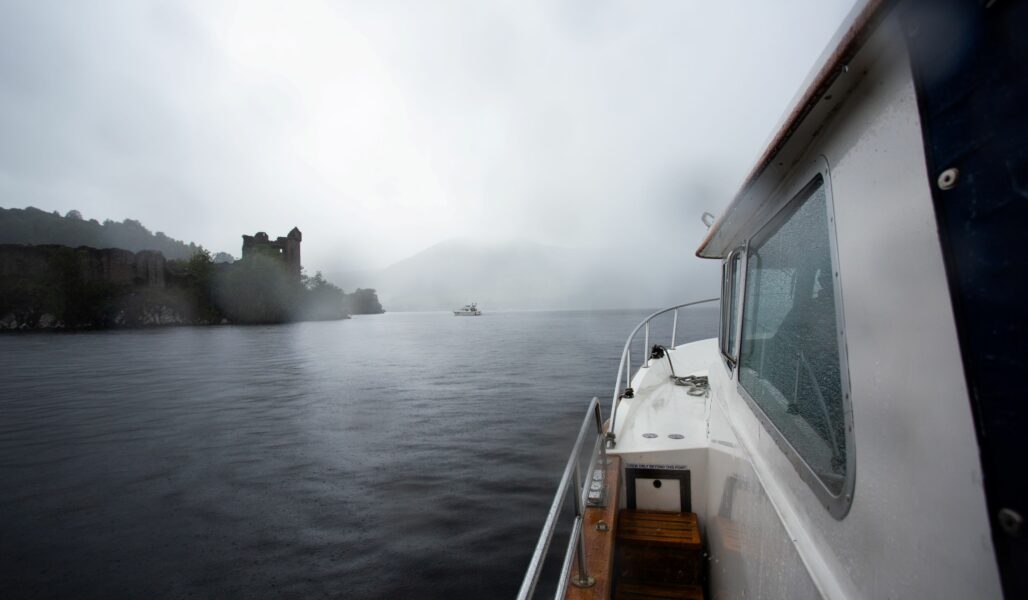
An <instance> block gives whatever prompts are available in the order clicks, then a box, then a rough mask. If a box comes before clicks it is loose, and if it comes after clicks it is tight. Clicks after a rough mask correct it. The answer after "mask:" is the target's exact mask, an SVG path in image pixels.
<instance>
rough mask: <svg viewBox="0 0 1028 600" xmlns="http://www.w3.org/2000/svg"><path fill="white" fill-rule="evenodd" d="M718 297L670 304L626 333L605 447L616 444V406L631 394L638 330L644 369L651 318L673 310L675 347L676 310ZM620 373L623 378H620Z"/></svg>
mask: <svg viewBox="0 0 1028 600" xmlns="http://www.w3.org/2000/svg"><path fill="white" fill-rule="evenodd" d="M718 300H720V298H708V299H706V300H697V301H696V302H686V303H685V304H679V305H678V306H672V307H670V308H665V309H663V310H658V311H657V312H655V313H653V314H652V315H650V316H648V317H646V318H645V319H643V320H642V322H640V323H639V324H638V325H636V326H635V329H633V330H632V333H630V334H628V340H626V341H625V349H624V350H622V351H621V362H620V363H618V376H617V381H615V382H614V397H613V399H612V400H611V402H610V427H609V428H607V436H606V440H607V447H608V448H613V447H614V446H615V445H617V438H616V437H615V435H614V424H615V423H617V416H618V406H620V405H621V399H622V398H631V397H632V396H633V390H632V387H631V386H632V342H634V341H635V337H636V336H637V335H639V330H643V332H644V333H643V335H644V338H643V339H644V341H643V353H642V354H643V358H642V363H641V364H640V365H639V367H640V368H642V369H645V368H646V367H647V365H648V361H649V358H650V321H652V320H653V319H655V318H657V317H659V316H661V315H665V314H667V313H669V312H674V317H673V318H672V320H671V345H669V346H668V349H673V348H674V347H675V340H676V336H677V335H678V311H679V310H681V309H683V308H688V307H690V306H696V305H698V304H706V303H708V302H716V301H718ZM622 375H623V376H624V380H622ZM622 381H624V384H625V386H624V387H623V388H622V387H621V383H622Z"/></svg>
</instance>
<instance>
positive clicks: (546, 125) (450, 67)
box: [0, 0, 852, 270]
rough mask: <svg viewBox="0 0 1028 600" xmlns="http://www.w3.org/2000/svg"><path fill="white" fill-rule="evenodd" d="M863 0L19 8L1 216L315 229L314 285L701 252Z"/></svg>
mask: <svg viewBox="0 0 1028 600" xmlns="http://www.w3.org/2000/svg"><path fill="white" fill-rule="evenodd" d="M851 4H852V0H806V1H799V0H797V1H791V2H786V1H782V2H768V1H766V0H750V1H745V2H744V1H739V2H709V1H707V2H699V1H692V0H679V1H674V2H655V1H654V2H648V1H647V2H640V1H638V0H631V1H627V0H626V1H624V2H615V1H602V0H582V1H574V2H573V1H539V2H533V1H529V0H510V1H505V0H504V1H488V0H466V1H458V0H447V1H428V0H410V1H406V2H403V1H398V2H389V1H384V0H368V1H363V2H331V1H319V0H312V1H309V2H307V1H296V0H292V1H289V2H284V1H283V2H263V1H245V2H216V1H212V0H200V1H196V2H179V1H176V2H146V1H139V0H131V1H130V0H126V1H124V2H100V1H88V2H85V1H83V2H68V1H64V0H62V1H55V2H45V1H39V0H25V1H22V2H16V1H9V0H0V206H4V207H24V206H36V207H38V208H42V209H45V210H58V211H60V212H61V213H64V212H66V211H67V210H69V209H72V208H75V209H78V210H80V211H81V212H82V213H83V214H84V216H85V217H86V218H97V219H99V220H103V219H105V218H112V219H115V220H122V219H124V218H133V219H138V220H140V221H142V222H143V223H144V224H145V225H147V226H148V227H149V228H150V229H151V230H154V231H164V232H165V233H167V234H168V235H170V236H172V237H175V238H179V239H184V240H187V241H195V242H197V243H200V244H203V245H204V246H206V247H208V248H210V249H212V250H226V251H228V252H231V253H233V254H235V255H237V256H238V254H239V246H240V237H239V236H240V235H241V234H243V233H252V232H255V231H258V230H264V231H267V232H268V233H269V234H271V235H272V237H274V236H276V235H285V233H286V232H287V231H288V230H289V229H290V228H291V227H293V226H294V225H297V226H299V227H300V229H301V230H303V232H304V259H305V260H304V262H305V265H306V266H307V267H308V269H309V270H316V269H325V270H337V269H347V268H354V269H356V268H368V267H375V266H382V265H385V264H388V263H391V262H393V261H395V260H397V259H400V258H403V257H405V256H407V255H410V254H412V253H414V252H416V251H418V250H420V249H422V248H424V247H426V246H429V245H431V244H433V243H435V242H438V241H440V240H444V239H447V238H452V237H473V238H479V239H497V240H502V239H518V238H524V239H529V240H533V241H536V242H541V243H548V244H558V245H564V246H576V247H599V246H603V245H609V244H610V243H612V241H615V240H616V241H617V243H623V242H624V240H625V239H629V238H626V235H627V234H628V233H629V232H631V231H632V230H633V229H634V228H641V229H650V230H653V231H656V232H659V234H660V235H661V236H663V237H664V238H665V239H669V240H670V239H673V240H674V245H673V248H674V251H676V252H683V253H691V252H692V251H693V250H694V249H695V246H696V245H697V244H698V243H699V241H700V237H701V236H702V232H703V229H702V226H701V225H700V224H699V220H698V219H699V216H700V214H701V213H702V212H703V211H704V210H709V211H711V212H715V213H716V212H718V210H720V209H721V208H722V207H723V206H724V205H725V204H726V203H727V201H728V200H729V198H730V196H731V195H732V194H733V193H734V191H735V190H736V188H737V187H738V185H739V184H740V182H741V180H742V178H743V177H744V176H745V174H746V172H747V171H748V170H749V168H750V167H751V165H752V163H753V161H754V160H755V158H756V157H757V156H758V155H759V153H760V151H761V150H762V146H763V143H764V142H765V141H766V140H767V138H768V137H769V135H770V134H771V133H772V130H773V128H774V125H775V124H776V123H777V121H778V119H779V117H780V116H781V114H782V112H783V111H784V110H785V109H786V107H787V105H788V103H789V101H790V100H791V99H792V97H793V96H794V94H795V93H796V92H797V87H798V86H799V85H800V83H801V82H802V81H803V79H804V78H805V76H806V75H807V72H808V71H809V69H810V68H811V66H812V65H813V63H814V61H815V59H816V58H817V57H818V55H819V54H820V53H821V52H822V50H823V49H824V46H825V45H826V44H827V42H828V41H829V39H830V38H831V36H832V34H833V33H834V31H835V29H836V28H837V27H838V25H839V23H840V22H841V21H842V19H843V17H844V15H845V13H846V12H847V11H848V10H849V9H850V6H851ZM631 239H641V238H631Z"/></svg>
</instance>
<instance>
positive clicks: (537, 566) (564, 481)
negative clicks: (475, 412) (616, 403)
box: [518, 397, 617, 600]
mask: <svg viewBox="0 0 1028 600" xmlns="http://www.w3.org/2000/svg"><path fill="white" fill-rule="evenodd" d="M594 428H595V439H596V441H595V442H594V445H593V446H594V447H593V451H592V455H591V458H590V460H589V466H588V468H587V469H586V474H587V477H586V485H585V486H583V485H582V474H581V473H580V472H579V471H580V465H579V456H580V455H581V453H582V444H583V443H584V442H585V440H586V439H587V437H588V435H587V434H588V433H589V432H590V430H592V429H594ZM597 466H599V467H600V468H599V469H597V468H596V467H597ZM606 466H607V452H606V450H605V449H604V446H603V417H602V416H601V415H600V401H599V399H598V398H596V397H593V399H592V402H590V403H589V408H588V409H587V410H586V413H585V419H584V420H583V421H582V426H581V428H579V430H578V437H577V438H576V439H575V445H574V447H573V448H572V449H571V456H570V457H569V458H568V463H567V465H566V466H565V467H564V474H563V475H562V476H561V478H560V484H559V485H558V486H557V493H556V494H555V495H554V497H553V503H552V504H551V505H550V512H549V513H547V515H546V522H545V523H543V530H542V533H540V534H539V541H538V542H536V545H535V552H533V553H532V560H531V561H530V562H529V563H528V570H527V571H525V578H524V580H522V582H521V589H520V590H519V591H518V600H525V599H527V598H531V597H532V595H533V594H534V593H535V587H536V584H537V583H539V574H540V573H541V572H542V568H543V563H544V562H545V561H546V553H547V551H548V550H549V549H550V542H551V541H552V540H553V534H554V532H555V531H556V528H557V519H558V518H559V517H560V511H561V509H562V508H564V501H565V500H566V499H567V497H568V496H569V495H570V496H571V497H573V498H574V502H575V521H574V524H573V525H572V526H571V538H570V539H569V540H568V548H567V550H566V551H565V552H564V565H563V567H561V570H560V580H559V582H558V584H557V593H556V594H555V595H554V598H558V599H562V598H564V594H565V592H567V586H568V583H569V580H570V579H571V578H570V575H571V565H572V563H573V562H574V561H575V560H576V559H577V561H578V576H577V577H575V578H574V580H571V581H570V583H571V584H572V585H576V586H579V587H590V586H592V585H593V584H594V583H595V579H594V578H593V577H591V576H590V575H589V572H588V567H587V565H588V563H587V562H586V556H585V531H583V529H582V523H583V519H584V516H585V506H586V504H589V505H590V506H602V505H603V503H604V502H605V501H607V497H606V483H607V482H606V481H605V480H604V479H603V474H604V472H605V469H606ZM597 474H599V475H598V476H597ZM597 483H598V484H599V485H597ZM614 502H617V498H614Z"/></svg>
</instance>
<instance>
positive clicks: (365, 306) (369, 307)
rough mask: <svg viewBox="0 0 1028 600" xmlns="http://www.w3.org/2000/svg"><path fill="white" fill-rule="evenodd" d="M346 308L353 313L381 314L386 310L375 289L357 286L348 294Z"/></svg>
mask: <svg viewBox="0 0 1028 600" xmlns="http://www.w3.org/2000/svg"><path fill="white" fill-rule="evenodd" d="M346 308H347V310H348V311H349V313H350V314H351V315H379V314H382V313H384V312H385V310H384V309H383V308H382V304H381V303H379V301H378V294H377V293H376V292H375V290H373V289H370V288H369V289H361V288H357V290H356V291H355V292H353V293H352V294H347V295H346Z"/></svg>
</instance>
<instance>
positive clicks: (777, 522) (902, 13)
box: [520, 1, 1028, 599]
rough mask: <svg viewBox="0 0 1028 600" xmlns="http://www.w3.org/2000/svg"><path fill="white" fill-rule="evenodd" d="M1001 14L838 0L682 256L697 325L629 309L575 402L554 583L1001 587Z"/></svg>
mask: <svg viewBox="0 0 1028 600" xmlns="http://www.w3.org/2000/svg"><path fill="white" fill-rule="evenodd" d="M1024 31H1028V6H1026V5H1025V3H1016V2H1003V1H999V2H956V1H947V2H933V3H928V2H918V1H913V2H862V3H859V4H858V6H856V7H855V8H854V10H853V12H852V13H851V15H850V16H849V17H848V18H847V20H846V22H845V23H844V24H843V27H842V28H841V30H840V32H839V33H838V34H837V36H836V38H835V40H834V41H833V44H832V45H831V46H830V47H829V49H828V51H827V52H826V53H825V55H824V56H823V57H822V59H821V60H820V61H819V63H818V65H817V67H816V69H815V70H814V72H813V73H812V75H811V76H810V78H809V81H808V83H807V85H806V86H805V87H804V89H803V90H802V92H801V93H800V94H799V95H798V96H797V99H796V101H795V103H794V105H793V106H792V107H791V110H790V111H789V112H788V113H787V115H786V116H785V117H784V119H783V121H782V123H781V125H780V127H779V128H778V130H777V133H776V135H775V136H774V137H773V138H772V141H771V142H770V143H769V145H768V147H767V149H766V151H765V152H764V154H763V156H762V157H761V158H760V159H759V161H758V162H757V164H756V165H755V166H754V168H753V170H752V172H751V174H750V175H749V177H748V178H747V179H746V181H745V183H744V185H743V187H742V189H741V190H740V191H739V193H738V194H737V195H736V197H735V198H734V200H732V202H731V204H730V205H729V207H728V209H727V210H726V211H725V212H724V213H723V214H722V215H721V216H720V218H718V219H717V221H716V222H715V223H714V224H713V225H712V227H710V229H709V232H708V235H707V237H706V239H705V240H703V242H702V244H701V245H700V247H699V249H698V251H697V255H698V256H699V257H701V258H705V259H710V260H717V261H720V262H721V265H722V284H721V294H720V297H719V298H717V299H712V300H710V301H707V302H708V303H711V304H715V305H717V306H719V308H720V328H719V335H718V337H717V338H716V339H707V340H694V339H691V338H690V336H689V333H688V332H687V331H683V330H682V329H681V328H680V327H679V314H680V313H682V312H683V311H686V310H691V309H692V308H691V305H693V304H701V302H696V303H690V304H686V305H681V306H678V307H672V308H669V309H666V310H664V311H660V312H658V313H655V314H654V315H652V316H651V317H649V318H647V319H646V320H645V321H643V323H640V325H639V327H637V328H636V330H635V331H634V332H632V334H631V335H630V336H629V339H628V341H627V342H626V344H625V348H624V351H623V353H622V359H621V364H620V366H619V369H618V372H617V374H616V375H617V382H616V383H615V390H614V393H613V395H612V398H611V403H610V408H609V411H607V413H606V414H605V415H603V416H602V417H601V416H600V409H599V406H598V404H594V406H592V407H591V408H590V412H589V413H588V414H587V416H586V419H585V421H584V422H583V427H582V430H581V432H580V435H579V438H578V442H577V444H576V446H575V448H576V449H578V448H588V444H589V443H590V442H592V443H594V444H595V452H594V454H591V455H590V456H591V457H592V458H591V460H590V461H589V463H588V466H586V465H585V464H581V465H580V464H579V461H578V460H577V459H576V457H575V455H574V454H573V456H572V458H571V459H570V460H569V462H568V467H567V469H566V470H565V478H564V480H562V488H561V490H559V492H558V495H557V497H556V498H555V499H554V506H555V507H557V508H559V505H560V504H561V503H563V498H564V497H565V495H566V497H567V498H568V500H569V502H572V503H573V504H575V505H576V506H577V507H578V511H577V513H576V514H577V515H578V516H577V517H576V521H575V523H574V526H573V530H572V539H571V543H570V544H569V546H568V549H567V553H566V554H565V562H564V570H563V571H562V573H561V576H560V580H559V581H558V583H557V595H558V596H563V597H574V598H610V597H616V598H643V597H646V598H657V597H660V598H701V597H708V598H790V599H792V598H818V597H828V598H967V597H974V598H997V597H1002V596H1003V595H1004V594H1006V595H1007V596H1009V597H1024V596H1025V595H1028V575H1026V573H1028V569H1025V568H1024V567H1025V566H1026V565H1028V549H1026V548H1028V547H1026V543H1028V541H1026V540H1028V531H1025V529H1024V527H1023V525H1022V523H1023V518H1024V516H1026V515H1028V490H1026V487H1028V486H1026V484H1025V478H1024V477H1022V476H1021V474H1020V466H1019V463H1018V461H1019V459H1020V458H1023V457H1025V456H1028V444H1026V442H1025V438H1026V437H1028V436H1026V435H1025V433H1026V432H1028V430H1026V429H1025V426H1026V425H1028V422H1026V421H1028V418H1026V408H1025V404H1024V402H1023V401H1022V400H1021V396H1022V392H1021V390H1020V387H1019V386H1018V387H1016V388H1015V385H1016V384H1017V383H1019V381H1018V378H1019V376H1020V375H1021V373H1023V372H1024V370H1025V367H1026V364H1025V363H1026V356H1028V348H1026V343H1025V339H1026V333H1028V332H1026V330H1025V329H1026V327H1025V326H1026V322H1025V321H1026V318H1025V312H1026V311H1025V310H1024V308H1023V304H1024V300H1023V298H1024V294H1023V292H1024V291H1025V290H1024V288H1025V286H1026V282H1028V252H1025V251H1024V249H1023V247H1021V246H1020V244H1019V243H1018V242H1020V239H1019V238H1020V237H1022V236H1023V232H1024V231H1028V201H1026V193H1025V190H1028V162H1026V161H1028V110H1026V107H1028V82H1026V80H1025V78H1024V73H1025V72H1028V71H1025V70H1024V67H1026V66H1028V44H1026V42H1025V39H1028V38H1026V37H1025V36H1024ZM682 342H684V343H682ZM580 467H585V469H584V470H585V477H584V482H582V483H581V484H580V485H574V483H575V482H574V479H575V476H576V474H577V473H578V470H579V468H580ZM566 490H570V492H567V493H566V494H565V491H566ZM553 514H554V513H553V512H552V511H551V520H552V519H555V517H553ZM557 514H559V511H557ZM551 520H548V521H547V525H546V527H544V532H543V534H544V535H543V536H542V537H541V538H540V546H537V548H536V550H537V552H536V554H537V555H538V554H539V550H540V548H542V550H543V556H545V546H546V545H547V544H548V538H547V533H548V530H549V533H550V534H552V523H551ZM544 538H546V540H545V541H546V544H543V541H544ZM537 562H538V563H539V565H541V563H542V559H541V558H539V557H538V556H535V557H533V560H532V563H531V565H530V568H529V572H528V574H527V575H526V578H525V583H524V585H523V586H522V589H521V595H520V597H529V596H531V595H532V592H533V591H534V590H535V586H536V581H537V578H538V572H537V566H538V565H537Z"/></svg>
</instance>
